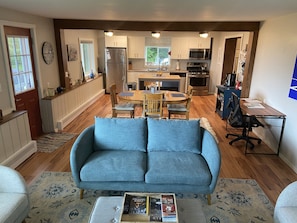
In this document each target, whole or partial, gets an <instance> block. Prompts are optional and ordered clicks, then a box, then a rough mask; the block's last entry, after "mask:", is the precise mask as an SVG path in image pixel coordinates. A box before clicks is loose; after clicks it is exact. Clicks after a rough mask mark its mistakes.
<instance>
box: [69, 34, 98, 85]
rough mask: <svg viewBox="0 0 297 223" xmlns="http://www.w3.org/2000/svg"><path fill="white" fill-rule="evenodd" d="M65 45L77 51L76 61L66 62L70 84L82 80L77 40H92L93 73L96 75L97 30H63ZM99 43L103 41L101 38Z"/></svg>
mask: <svg viewBox="0 0 297 223" xmlns="http://www.w3.org/2000/svg"><path fill="white" fill-rule="evenodd" d="M64 37H65V44H66V45H67V44H71V45H74V46H75V47H76V49H77V51H78V59H77V60H76V61H68V62H67V66H68V72H69V74H70V75H71V78H72V82H73V84H75V81H77V80H78V79H82V68H81V59H80V58H81V55H80V49H79V40H80V39H81V40H92V41H94V54H95V58H96V60H95V67H94V70H93V71H94V73H97V69H98V60H99V46H98V45H99V44H98V41H100V38H99V37H100V33H99V31H98V30H90V29H85V30H84V29H79V30H73V29H65V30H64ZM101 41H104V39H103V38H102V39H101Z"/></svg>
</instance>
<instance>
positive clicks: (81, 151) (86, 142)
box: [70, 125, 95, 185]
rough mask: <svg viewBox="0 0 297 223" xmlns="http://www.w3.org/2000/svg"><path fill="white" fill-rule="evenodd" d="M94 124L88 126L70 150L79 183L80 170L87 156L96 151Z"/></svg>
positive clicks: (75, 179) (74, 171) (71, 160)
mask: <svg viewBox="0 0 297 223" xmlns="http://www.w3.org/2000/svg"><path fill="white" fill-rule="evenodd" d="M94 129H95V127H94V125H92V126H90V127H88V128H86V129H85V130H84V131H82V133H81V134H80V135H79V136H78V137H77V139H76V140H75V142H74V143H73V145H72V148H71V152H70V167H71V172H72V176H73V179H74V181H75V183H76V184H77V185H79V182H80V170H81V168H82V166H83V165H84V163H85V161H86V160H87V158H88V157H89V156H90V155H91V154H92V153H93V152H94V149H93V145H94Z"/></svg>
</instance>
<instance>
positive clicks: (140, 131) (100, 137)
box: [94, 117, 147, 152]
mask: <svg viewBox="0 0 297 223" xmlns="http://www.w3.org/2000/svg"><path fill="white" fill-rule="evenodd" d="M94 134H95V135H94V136H95V137H94V138H95V139H94V150H95V151H96V150H137V151H143V152H145V151H146V145H147V125H146V119H141V118H139V119H130V118H129V119H127V118H98V117H96V118H95V133H94Z"/></svg>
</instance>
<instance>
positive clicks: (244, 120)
mask: <svg viewBox="0 0 297 223" xmlns="http://www.w3.org/2000/svg"><path fill="white" fill-rule="evenodd" d="M227 107H228V108H229V109H230V114H229V117H228V119H227V122H228V124H229V125H231V126H232V127H234V128H242V133H241V134H232V133H228V134H227V135H226V138H228V137H229V136H236V138H235V139H233V140H231V141H230V142H229V144H230V145H232V143H234V142H236V141H239V140H245V141H246V149H247V145H248V144H249V145H250V148H251V149H253V148H254V144H253V142H252V141H251V140H257V142H258V144H260V143H261V142H262V140H261V139H259V138H256V137H251V136H249V132H250V131H252V128H254V127H259V126H261V127H264V125H263V124H262V123H261V122H260V121H259V120H258V119H257V118H256V116H254V115H244V114H242V110H241V108H240V98H239V97H238V96H237V95H236V94H235V93H232V95H231V98H230V99H229V102H228V104H227Z"/></svg>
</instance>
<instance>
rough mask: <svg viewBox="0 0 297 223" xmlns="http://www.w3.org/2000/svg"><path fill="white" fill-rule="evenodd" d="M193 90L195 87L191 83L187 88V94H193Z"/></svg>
mask: <svg viewBox="0 0 297 223" xmlns="http://www.w3.org/2000/svg"><path fill="white" fill-rule="evenodd" d="M193 91H194V88H193V87H192V86H191V85H189V86H188V90H187V95H193Z"/></svg>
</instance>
